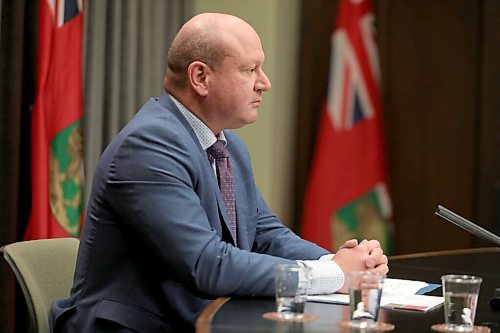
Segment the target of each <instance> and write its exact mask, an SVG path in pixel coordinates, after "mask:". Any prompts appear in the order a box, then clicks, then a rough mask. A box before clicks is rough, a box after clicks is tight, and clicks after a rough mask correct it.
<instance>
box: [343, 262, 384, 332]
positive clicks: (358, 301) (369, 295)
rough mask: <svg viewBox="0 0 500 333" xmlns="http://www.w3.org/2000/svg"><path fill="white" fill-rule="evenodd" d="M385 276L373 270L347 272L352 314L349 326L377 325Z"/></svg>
mask: <svg viewBox="0 0 500 333" xmlns="http://www.w3.org/2000/svg"><path fill="white" fill-rule="evenodd" d="M384 278H385V276H384V275H383V274H379V273H376V272H371V271H359V272H349V273H347V283H348V286H349V308H350V315H351V318H350V321H349V322H348V323H347V324H348V326H349V327H354V328H360V329H371V328H376V327H377V319H378V313H379V309H380V299H381V297H382V288H383V287H384Z"/></svg>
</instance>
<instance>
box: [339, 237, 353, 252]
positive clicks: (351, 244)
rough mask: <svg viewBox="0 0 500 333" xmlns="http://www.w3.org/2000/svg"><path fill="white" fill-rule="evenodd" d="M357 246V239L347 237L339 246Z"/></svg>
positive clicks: (343, 247)
mask: <svg viewBox="0 0 500 333" xmlns="http://www.w3.org/2000/svg"><path fill="white" fill-rule="evenodd" d="M356 246H358V240H357V239H349V240H348V241H346V242H345V243H344V244H342V245H341V246H340V248H339V250H340V249H350V248H353V247H356Z"/></svg>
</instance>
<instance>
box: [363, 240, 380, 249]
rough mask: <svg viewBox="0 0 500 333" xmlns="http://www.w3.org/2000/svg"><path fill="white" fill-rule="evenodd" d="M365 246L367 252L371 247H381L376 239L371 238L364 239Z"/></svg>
mask: <svg viewBox="0 0 500 333" xmlns="http://www.w3.org/2000/svg"><path fill="white" fill-rule="evenodd" d="M366 246H367V247H368V251H369V252H372V251H373V249H376V248H382V247H381V246H380V242H379V241H378V240H376V239H372V240H369V241H366Z"/></svg>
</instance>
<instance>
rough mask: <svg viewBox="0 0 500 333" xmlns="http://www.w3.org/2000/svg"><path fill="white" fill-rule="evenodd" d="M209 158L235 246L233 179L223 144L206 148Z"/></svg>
mask: <svg viewBox="0 0 500 333" xmlns="http://www.w3.org/2000/svg"><path fill="white" fill-rule="evenodd" d="M207 152H208V154H209V157H212V158H213V159H215V169H216V170H217V179H218V180H219V188H220V191H221V194H222V200H224V206H226V211H227V215H228V216H229V231H230V232H231V235H232V236H233V239H234V240H235V244H236V208H235V203H234V179H233V172H232V171H231V163H230V162H229V152H228V151H227V149H226V147H225V146H224V142H222V141H220V140H217V141H216V142H215V143H214V144H213V145H212V146H210V147H208V148H207Z"/></svg>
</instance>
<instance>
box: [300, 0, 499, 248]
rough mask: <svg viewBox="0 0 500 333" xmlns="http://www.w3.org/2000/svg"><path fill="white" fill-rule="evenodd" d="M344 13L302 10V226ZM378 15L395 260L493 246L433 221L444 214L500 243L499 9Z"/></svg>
mask: <svg viewBox="0 0 500 333" xmlns="http://www.w3.org/2000/svg"><path fill="white" fill-rule="evenodd" d="M337 4H338V1H332V0H304V1H303V2H302V31H301V34H302V36H301V38H302V42H301V45H302V50H301V64H300V91H299V94H300V97H299V111H298V118H299V119H298V124H299V125H298V126H299V128H298V133H300V135H299V136H298V142H297V145H298V156H297V173H296V174H297V177H296V179H297V191H296V193H297V205H296V207H298V208H297V209H298V211H297V214H296V216H298V217H300V216H301V214H302V211H301V208H300V207H301V202H302V199H303V193H304V190H305V186H306V180H307V174H308V171H309V166H310V161H311V157H312V154H313V151H314V144H315V139H316V132H317V128H318V120H319V115H320V112H321V106H322V104H323V102H324V101H325V98H326V85H327V81H328V68H329V54H330V35H331V32H332V28H333V25H334V19H335V17H336V8H337ZM373 5H374V13H375V16H376V29H377V40H378V45H379V55H380V63H381V71H382V87H381V96H382V111H383V119H384V134H385V143H386V151H387V162H388V167H389V170H388V171H389V178H390V179H389V182H390V183H389V187H390V191H391V196H392V201H393V208H394V226H395V239H394V243H395V254H403V253H414V252H426V251H435V250H444V249H457V248H469V247H479V246H490V245H491V244H489V243H486V242H484V241H482V240H479V239H477V238H476V237H474V236H471V235H469V234H468V233H467V232H465V231H463V230H462V229H460V228H458V227H456V226H454V225H452V224H450V223H448V222H447V221H445V220H443V219H441V218H439V217H437V216H435V215H434V211H435V209H436V206H437V205H438V204H442V205H444V206H446V207H448V208H450V209H452V210H454V211H456V212H457V213H459V214H461V215H462V216H464V217H466V218H468V219H470V220H472V221H474V222H476V223H478V224H480V225H482V226H483V227H485V228H487V229H489V230H491V231H493V232H496V233H499V229H500V199H499V198H500V194H499V193H500V1H497V0H482V1H480V0H390V1H389V0H378V1H377V0H374V2H373ZM297 224H300V222H299V221H297Z"/></svg>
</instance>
